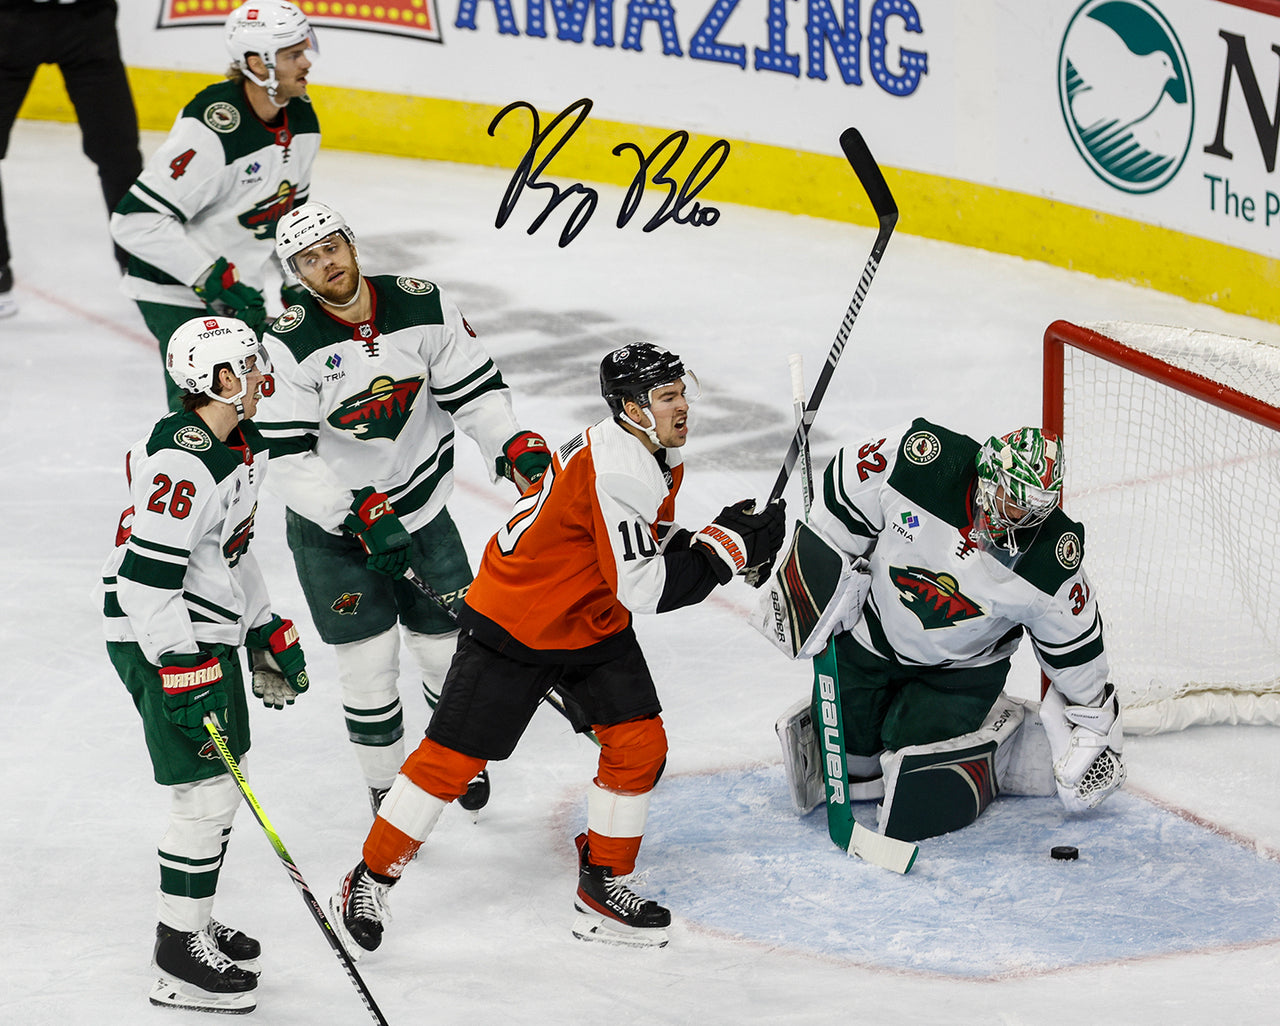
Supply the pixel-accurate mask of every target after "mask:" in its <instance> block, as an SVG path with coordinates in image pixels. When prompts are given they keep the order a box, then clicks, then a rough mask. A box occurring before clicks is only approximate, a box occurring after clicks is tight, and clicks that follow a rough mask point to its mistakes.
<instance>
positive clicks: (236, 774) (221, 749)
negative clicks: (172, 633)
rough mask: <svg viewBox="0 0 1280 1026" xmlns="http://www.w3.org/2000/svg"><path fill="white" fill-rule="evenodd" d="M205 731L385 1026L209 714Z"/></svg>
mask: <svg viewBox="0 0 1280 1026" xmlns="http://www.w3.org/2000/svg"><path fill="white" fill-rule="evenodd" d="M204 729H205V730H207V731H208V732H209V736H210V737H211V738H213V744H214V746H215V747H216V748H217V749H218V756H219V758H221V759H222V764H223V765H224V766H226V767H227V772H228V773H230V774H231V779H233V780H234V781H235V782H236V787H238V788H239V789H240V794H241V795H243V796H244V800H245V801H246V802H248V804H249V808H250V809H252V810H253V818H254V819H256V820H257V821H258V825H259V826H260V827H262V832H263V833H264V834H266V835H267V840H268V841H270V842H271V847H272V848H274V849H275V851H276V855H277V856H279V858H280V862H281V864H282V865H283V866H284V868H285V870H286V871H287V872H288V874H289V879H291V880H292V881H293V884H294V886H295V887H297V888H298V893H299V894H301V895H302V900H303V901H304V902H305V903H306V906H307V908H308V910H310V912H311V917H312V918H313V919H314V920H315V921H316V924H317V925H318V926H319V927H320V930H321V931H322V932H323V933H324V938H325V940H327V941H328V942H329V947H331V948H333V952H334V954H335V955H337V956H338V961H339V962H341V963H342V968H343V969H345V970H346V971H347V976H348V977H349V978H350V980H351V982H352V984H353V985H354V986H355V988H356V990H357V991H358V992H359V994H360V1000H361V1001H363V1002H364V1006H365V1008H367V1009H368V1010H369V1014H370V1015H371V1016H373V1021H374V1022H376V1023H378V1024H379V1026H388V1023H387V1020H386V1017H385V1016H383V1014H382V1010H381V1009H380V1008H378V1003H377V1002H376V1001H374V1000H373V995H372V994H370V993H369V988H368V987H366V986H365V983H364V980H363V979H361V978H360V974H359V973H358V972H357V971H356V967H355V963H354V962H352V961H351V956H350V955H348V954H347V952H346V950H345V949H344V948H343V946H342V942H341V941H339V940H338V937H337V935H336V934H335V933H334V932H333V925H332V924H331V923H330V922H329V920H328V918H327V917H326V916H325V914H324V910H323V909H321V908H320V903H319V902H318V901H316V897H315V895H314V894H312V893H311V888H309V887H308V886H307V881H306V880H304V879H303V878H302V873H301V871H300V870H299V869H298V867H297V865H295V864H294V861H293V859H292V857H290V855H289V852H288V851H287V850H286V849H285V846H284V842H283V841H281V840H280V835H279V834H277V833H276V831H275V828H274V827H273V826H272V825H271V821H270V820H268V819H267V814H266V813H265V812H263V811H262V806H261V805H259V804H258V799H257V796H255V795H254V793H253V790H252V789H251V788H250V787H249V782H248V781H247V780H245V778H244V774H243V773H241V772H240V767H239V765H237V763H236V760H235V756H233V755H232V754H231V749H230V748H228V747H227V739H226V738H224V737H223V736H222V731H220V730H219V729H218V725H217V721H216V720H215V719H214V718H213V715H212V714H210V715H208V716H206V717H205V718H204Z"/></svg>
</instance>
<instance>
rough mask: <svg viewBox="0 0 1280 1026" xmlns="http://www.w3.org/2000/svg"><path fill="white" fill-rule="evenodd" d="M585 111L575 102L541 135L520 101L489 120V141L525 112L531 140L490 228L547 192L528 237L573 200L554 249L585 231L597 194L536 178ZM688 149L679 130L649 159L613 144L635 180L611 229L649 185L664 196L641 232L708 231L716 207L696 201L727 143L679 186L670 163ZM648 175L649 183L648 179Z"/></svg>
mask: <svg viewBox="0 0 1280 1026" xmlns="http://www.w3.org/2000/svg"><path fill="white" fill-rule="evenodd" d="M591 106H592V104H591V101H590V100H589V99H586V98H585V97H584V98H583V99H581V100H575V101H574V102H573V103H571V104H569V106H567V107H566V108H565V109H564V110H562V111H561V112H560V113H559V114H557V115H556V116H555V117H554V118H553V119H552V120H551V122H550V123H549V124H548V125H547V127H546V128H545V129H544V128H542V122H541V118H540V117H539V115H538V111H537V109H536V108H534V106H533V105H532V104H531V103H529V102H528V101H526V100H516V101H514V102H512V103H509V104H507V105H506V106H505V107H503V108H502V110H500V111H498V113H497V114H496V115H494V118H493V120H492V121H490V122H489V135H491V136H492V135H493V134H494V131H495V130H496V129H497V127H498V125H499V124H500V123H501V122H502V120H503V118H505V117H506V116H507V115H508V114H510V113H511V112H512V111H516V110H525V111H528V113H529V118H530V120H531V122H532V138H531V140H530V144H529V148H528V149H527V150H526V151H525V153H524V156H523V157H521V158H520V163H519V164H517V165H516V169H515V173H514V174H513V175H512V176H511V180H510V181H509V182H508V183H507V191H506V192H505V193H504V194H503V196H502V202H501V203H499V204H498V216H497V217H496V218H495V219H494V226H495V227H497V228H501V227H502V226H503V225H505V224H506V223H507V221H508V220H509V219H510V217H511V214H512V213H513V212H514V210H515V208H516V204H517V203H518V202H519V200H520V196H521V195H522V194H523V192H524V190H525V189H546V190H549V191H550V196H549V198H548V200H547V203H546V206H544V207H543V208H542V210H541V212H539V214H538V216H537V217H535V218H534V219H533V222H532V223H531V224H530V225H529V228H528V234H530V235H532V234H533V233H534V232H536V231H537V230H538V229H539V228H541V227H542V226H543V225H544V224H545V223H546V221H547V218H548V217H550V216H551V215H552V213H554V212H555V210H556V209H557V208H558V207H559V206H560V204H562V203H565V202H566V201H569V200H570V199H574V198H575V197H576V201H575V202H574V203H573V205H572V209H570V211H569V214H568V217H567V218H566V220H565V223H564V225H563V227H561V229H560V240H559V245H560V246H561V248H563V247H565V246H567V245H569V243H571V242H572V241H573V240H574V239H576V238H577V237H578V234H579V233H580V232H581V231H582V229H583V228H585V227H586V226H587V222H588V221H590V220H591V215H592V214H594V213H595V210H596V206H597V205H598V203H599V201H600V195H599V193H598V192H597V191H596V190H595V189H592V188H591V187H590V186H586V185H583V184H582V183H581V182H574V183H573V184H572V185H569V186H567V187H564V188H561V187H560V186H558V185H556V184H555V183H553V182H544V181H542V180H541V179H540V178H539V175H541V174H542V173H543V172H544V171H545V170H546V168H547V165H548V164H550V163H551V161H552V159H554V157H555V156H556V154H557V153H559V152H560V150H561V149H562V148H563V147H564V145H565V144H566V143H567V142H568V141H569V140H570V139H571V138H573V134H574V132H576V131H577V130H578V129H579V128H580V127H581V126H582V123H583V122H584V121H585V120H586V119H587V115H588V114H589V113H590V112H591ZM562 125H566V126H567V127H565V129H564V131H563V134H561V135H560V136H559V137H557V138H555V139H554V141H553V142H550V143H549V144H548V140H550V139H551V138H552V136H553V135H554V133H555V132H556V130H557V129H559V128H561V126H562ZM688 144H689V133H688V132H685V131H683V130H680V131H676V132H672V133H671V134H670V135H668V136H667V137H666V138H665V139H663V140H662V142H660V143H659V144H658V145H657V146H655V147H654V148H653V151H652V152H650V153H645V152H644V150H643V149H641V148H640V147H639V146H637V145H636V144H635V143H630V142H625V143H619V144H618V145H617V146H615V147H614V148H613V151H612V152H613V155H614V156H616V157H620V156H622V155H623V154H624V153H626V152H627V151H629V150H630V151H634V153H635V156H636V159H637V161H638V163H639V167H638V168H637V169H636V173H635V176H634V177H633V178H632V179H631V184H630V185H629V186H628V187H627V192H626V195H625V196H624V197H623V200H622V206H621V208H620V209H619V211H618V217H617V225H618V227H619V228H624V227H626V226H627V225H628V224H629V223H630V222H631V219H632V218H633V217H634V216H635V214H636V211H637V210H638V209H639V208H640V202H641V200H643V199H644V194H645V189H646V187H647V186H648V185H649V184H650V182H651V181H652V184H653V185H655V186H659V187H665V188H666V194H665V195H664V196H663V197H662V201H661V203H660V205H659V207H658V209H657V211H656V212H655V213H654V214H653V215H652V216H651V217H650V218H649V219H648V220H647V221H645V223H644V228H643V230H644V231H646V232H651V231H654V230H655V229H657V228H660V227H662V225H664V224H666V223H667V222H668V221H673V222H675V223H676V224H687V225H692V226H693V227H695V228H701V227H709V226H710V225H713V224H715V223H716V222H717V221H718V220H720V211H719V210H718V209H717V208H716V207H713V206H710V205H708V204H704V203H701V202H699V201H698V200H697V199H696V197H697V196H698V194H699V193H701V192H702V190H703V189H704V188H706V186H707V184H708V183H709V182H710V181H711V179H713V178H714V177H715V176H716V173H717V172H718V171H719V170H720V168H722V167H723V166H724V162H725V161H726V160H728V159H729V143H728V142H727V141H726V140H724V139H717V140H716V141H715V142H714V143H712V144H711V145H710V146H709V147H707V150H706V152H705V153H703V154H702V156H701V157H700V158H699V160H698V162H697V164H695V165H694V168H693V171H692V172H691V173H690V174H689V175H688V176H687V177H686V178H685V180H684V181H683V182H678V181H677V180H676V179H675V178H673V177H672V176H671V169H672V167H673V166H674V165H675V163H676V161H678V160H679V159H680V158H681V156H683V154H684V151H685V148H686V147H687V146H688ZM668 149H670V152H669V153H668V155H667V156H666V159H665V160H664V161H661V162H660V161H659V157H660V156H661V155H662V154H663V152H664V151H667V150H668ZM651 175H652V179H651V178H650V176H651Z"/></svg>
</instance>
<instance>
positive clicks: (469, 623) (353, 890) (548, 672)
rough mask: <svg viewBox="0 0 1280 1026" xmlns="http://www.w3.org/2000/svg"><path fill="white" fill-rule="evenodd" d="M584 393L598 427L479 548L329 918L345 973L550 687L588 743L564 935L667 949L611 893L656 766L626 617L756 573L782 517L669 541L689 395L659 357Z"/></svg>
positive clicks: (642, 358) (653, 729)
mask: <svg viewBox="0 0 1280 1026" xmlns="http://www.w3.org/2000/svg"><path fill="white" fill-rule="evenodd" d="M600 388H601V394H602V395H603V396H604V399H605V401H606V402H607V403H608V405H609V409H610V411H611V416H610V417H608V418H606V419H605V420H602V421H601V422H600V423H598V424H595V425H593V426H592V427H589V428H587V429H586V430H584V431H583V432H582V433H581V434H579V435H577V436H576V437H574V438H572V439H570V440H569V441H568V442H566V443H565V444H564V445H562V446H561V447H560V448H559V450H558V451H557V452H556V453H555V455H554V457H553V459H552V463H551V466H550V467H549V468H548V470H547V471H546V473H545V474H544V475H543V477H542V479H541V480H540V481H538V482H537V483H536V484H535V485H533V486H531V487H530V488H529V490H527V491H526V492H525V494H524V495H523V496H522V497H521V498H520V500H519V502H518V503H517V504H516V506H515V509H514V510H513V513H512V516H511V518H510V520H508V521H507V523H506V524H505V525H504V526H503V527H502V529H501V530H499V531H498V533H497V534H495V535H494V536H493V537H492V538H491V539H490V540H489V543H488V545H487V547H486V548H485V552H484V557H483V560H482V562H481V565H480V570H479V573H478V574H477V575H476V579H475V582H474V583H473V584H472V585H471V588H470V590H469V591H468V592H467V595H466V598H465V600H464V603H465V604H464V605H463V606H462V607H461V608H460V609H459V621H460V624H461V626H462V633H461V635H460V637H459V641H458V649H457V652H456V654H455V655H454V657H453V662H452V664H451V666H450V668H449V672H448V675H447V676H446V678H445V682H444V688H443V693H442V694H441V698H440V703H439V705H438V706H437V707H436V710H435V714H434V715H433V716H432V719H431V723H430V724H429V725H428V727H427V731H426V737H425V738H424V740H423V741H422V743H421V744H420V745H419V746H418V748H417V750H416V751H415V752H413V754H411V755H410V756H409V757H408V759H406V760H405V763H404V765H403V766H402V767H401V768H400V773H399V775H398V776H397V777H396V781H395V783H394V784H393V785H392V787H391V791H390V792H389V793H388V794H387V796H386V798H385V799H384V800H383V803H382V806H381V808H380V809H379V812H378V816H377V818H376V819H375V820H374V824H373V827H372V829H371V830H370V831H369V835H368V837H367V838H366V839H365V843H364V850H363V859H362V861H361V862H360V863H359V864H358V865H357V866H356V867H355V868H354V869H352V870H351V872H349V873H348V874H347V875H346V877H345V878H344V880H343V882H342V886H341V889H340V890H339V892H338V894H336V895H335V896H334V897H333V899H332V900H331V902H330V908H331V910H332V912H333V922H334V925H335V927H337V928H338V932H339V934H340V935H341V936H342V938H343V940H344V942H345V945H346V947H347V950H348V951H349V952H350V953H351V954H352V955H353V956H357V955H359V954H361V953H362V951H372V950H374V949H375V948H377V947H378V945H379V944H380V943H381V941H382V933H383V926H384V923H385V921H386V919H387V918H388V916H387V905H386V902H387V892H388V890H389V888H390V887H391V886H392V885H393V884H394V883H395V882H396V880H397V879H399V877H400V875H401V873H402V872H403V871H404V868H405V866H407V865H408V863H409V862H410V860H411V859H412V858H413V856H414V855H415V853H416V852H417V850H418V848H419V847H420V846H421V844H422V842H423V841H425V840H426V838H427V836H428V835H429V834H430V833H431V830H432V828H433V827H434V826H435V824H436V821H437V820H438V818H439V816H440V814H441V812H442V811H443V810H444V808H445V806H446V805H448V804H449V803H450V802H451V801H453V800H454V799H456V798H458V797H459V796H460V795H462V794H463V793H464V791H465V790H466V786H467V782H468V781H469V780H471V779H472V778H473V777H474V776H475V775H476V773H477V772H478V771H479V770H481V769H483V768H484V766H485V765H486V764H487V762H488V761H489V760H492V759H505V758H507V757H508V756H510V755H511V753H512V751H514V749H515V746H516V744H517V742H518V741H519V740H520V736H521V735H522V734H523V732H524V730H525V728H526V727H527V726H528V723H529V720H530V718H531V717H532V716H533V713H534V710H535V709H536V708H537V706H538V703H539V701H540V700H541V699H542V698H543V696H544V695H546V694H547V692H548V690H549V689H551V688H553V687H554V688H555V689H556V690H557V691H558V692H560V693H561V694H562V695H565V696H566V697H567V698H568V699H569V700H570V701H572V702H574V703H575V704H576V705H578V706H580V707H581V709H582V711H583V713H584V714H585V716H586V719H587V722H589V723H590V724H591V726H592V728H593V729H594V731H595V735H596V737H597V739H598V740H599V742H600V761H599V766H598V769H597V773H596V777H595V780H594V781H593V782H592V785H591V787H590V788H589V789H588V794H587V830H586V832H585V833H583V834H580V835H579V836H578V838H577V842H576V843H577V848H578V860H579V874H578V891H577V896H576V900H575V907H576V909H577V912H578V915H577V919H576V922H575V924H574V927H573V932H574V935H575V936H577V937H580V938H582V939H583V940H605V941H612V942H614V943H621V944H633V945H657V946H661V945H663V944H666V942H667V931H666V927H667V926H668V925H670V922H671V913H670V912H669V911H668V910H667V909H665V908H663V907H661V906H660V905H658V904H657V903H656V902H654V901H647V900H645V899H643V898H641V897H639V896H638V895H636V894H635V893H634V892H633V891H632V890H631V889H630V888H629V887H628V886H627V884H626V882H625V881H624V880H623V879H621V878H622V877H625V876H627V875H628V874H630V873H631V872H632V870H633V869H634V868H635V862H636V856H637V854H638V852H639V850H640V842H641V840H642V838H643V835H644V827H645V820H646V818H647V815H648V810H649V796H650V792H651V791H652V790H653V787H654V785H655V784H656V783H657V781H658V777H659V776H660V775H661V773H662V768H663V765H664V764H665V762H666V754H667V739H666V734H665V732H664V731H663V727H662V718H661V716H660V715H659V714H660V712H661V705H660V704H659V701H658V696H657V691H656V688H655V685H654V682H653V678H652V677H651V675H650V673H649V669H648V667H647V665H646V664H645V660H644V654H643V653H642V652H641V651H640V646H639V643H638V642H637V640H636V636H635V633H634V631H633V630H632V628H631V616H632V614H633V613H663V612H667V611H669V610H672V609H679V608H681V607H682V606H688V605H692V604H694V603H696V602H701V601H702V600H703V599H704V598H706V597H707V596H708V595H709V594H710V593H711V592H712V590H713V589H714V588H715V587H716V585H717V584H727V583H728V582H729V581H730V580H731V579H732V578H733V576H734V575H735V574H742V573H744V572H745V571H746V570H747V569H748V568H749V567H757V566H767V565H769V564H771V563H772V562H773V559H774V557H775V555H776V554H777V551H778V548H779V546H780V545H781V544H782V539H783V534H784V525H785V518H786V512H785V508H784V506H783V503H782V502H781V500H779V501H777V502H775V503H771V504H770V505H768V506H767V507H765V509H763V510H762V511H760V512H755V511H754V500H743V501H742V502H738V503H735V504H734V505H732V506H727V507H725V509H724V510H723V511H722V512H721V513H720V515H719V516H717V517H716V518H715V520H713V521H712V522H711V523H710V524H708V525H707V526H706V527H704V528H703V529H702V530H701V531H698V532H696V533H694V532H691V531H687V530H684V529H683V528H679V527H677V526H676V524H675V519H674V516H675V498H676V493H677V492H678V491H679V489H680V485H681V482H682V481H683V478H684V465H683V461H682V459H681V453H680V450H681V448H682V447H683V446H684V444H685V442H686V440H687V439H688V433H689V417H688V415H689V403H690V401H692V400H693V399H695V398H696V395H697V380H696V378H694V377H693V375H692V374H690V373H687V372H686V370H685V367H684V364H683V363H682V362H681V360H680V358H679V357H678V356H676V355H675V354H674V353H670V352H667V351H666V350H664V349H661V348H660V347H658V346H655V345H652V344H650V343H647V342H640V343H636V344H634V345H630V346H626V347H624V348H622V349H618V350H615V351H614V352H612V353H610V354H609V355H608V356H606V357H605V358H604V360H603V362H602V363H601V365H600ZM761 576H762V577H767V576H768V575H767V574H763V575H761Z"/></svg>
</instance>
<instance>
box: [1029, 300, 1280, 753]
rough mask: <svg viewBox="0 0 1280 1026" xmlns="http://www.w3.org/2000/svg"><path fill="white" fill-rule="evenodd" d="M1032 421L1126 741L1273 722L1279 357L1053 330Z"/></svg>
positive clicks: (1094, 327)
mask: <svg viewBox="0 0 1280 1026" xmlns="http://www.w3.org/2000/svg"><path fill="white" fill-rule="evenodd" d="M1044 422H1045V427H1046V428H1049V429H1051V430H1055V431H1058V432H1059V433H1060V434H1061V437H1062V439H1063V443H1064V466H1065V476H1064V480H1063V505H1064V508H1065V509H1066V511H1067V513H1069V514H1070V515H1071V516H1072V518H1074V519H1076V520H1079V521H1080V522H1081V523H1082V524H1083V525H1084V530H1085V568H1086V572H1087V573H1088V575H1089V579H1090V581H1091V582H1092V584H1093V586H1094V588H1095V589H1096V591H1097V596H1098V604H1099V608H1100V609H1101V611H1102V618H1103V623H1104V629H1105V638H1106V644H1107V657H1108V661H1109V662H1110V664H1111V679H1112V681H1113V682H1114V683H1115V685H1116V688H1117V689H1118V691H1119V692H1120V695H1121V701H1122V702H1123V703H1124V706H1125V729H1126V731H1127V732H1129V733H1138V734H1154V733H1160V732H1162V731H1169V730H1180V729H1182V728H1184V727H1188V726H1191V725H1193V724H1197V723H1280V544H1277V538H1276V534H1277V531H1278V530H1280V347H1277V346H1274V345H1270V344H1268V343H1263V342H1253V341H1249V340H1248V339H1242V338H1232V337H1230V336H1226V335H1218V334H1214V333H1212V332H1205V331H1194V330H1191V329H1188V328H1177V327H1165V326H1158V325H1148V324H1128V323H1123V322H1105V323H1097V324H1088V325H1084V326H1080V325H1075V324H1071V323H1068V322H1066V321H1055V322H1054V323H1053V324H1051V325H1050V326H1049V328H1048V329H1047V331H1046V332H1045V339H1044Z"/></svg>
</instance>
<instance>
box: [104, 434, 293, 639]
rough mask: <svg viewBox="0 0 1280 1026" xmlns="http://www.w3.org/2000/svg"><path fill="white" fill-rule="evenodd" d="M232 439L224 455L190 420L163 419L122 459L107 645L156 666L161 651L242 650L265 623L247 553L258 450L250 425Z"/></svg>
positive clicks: (258, 477)
mask: <svg viewBox="0 0 1280 1026" xmlns="http://www.w3.org/2000/svg"><path fill="white" fill-rule="evenodd" d="M239 431H240V438H241V440H242V441H243V446H242V447H241V446H239V445H237V446H236V447H233V446H231V445H228V444H226V443H223V442H221V441H219V440H218V438H217V437H216V436H215V435H214V434H213V433H212V432H211V431H210V430H209V428H208V427H207V426H206V425H205V423H204V421H203V420H201V418H200V417H199V416H197V415H196V414H194V413H171V414H169V415H168V416H167V417H165V418H164V419H163V420H161V421H159V422H158V423H157V424H156V426H155V427H154V428H153V429H152V431H151V435H150V436H149V437H147V438H145V439H142V440H141V441H139V442H138V443H137V444H136V445H135V446H134V447H133V448H132V449H131V450H130V451H129V455H128V457H127V458H126V462H125V470H126V474H127V476H128V479H129V494H130V497H131V499H132V501H133V506H132V507H131V508H130V509H128V510H126V511H125V514H124V516H123V517H122V518H121V521H120V523H121V527H120V530H119V532H118V533H117V535H116V547H115V548H114V549H113V550H112V552H111V555H110V557H108V559H107V562H106V565H105V566H104V567H103V571H102V580H103V586H104V588H105V595H104V601H103V615H104V618H105V630H106V638H107V640H108V641H136V642H137V643H138V645H139V646H141V648H142V651H143V653H144V654H145V655H146V657H147V659H149V660H150V661H151V662H153V663H156V664H159V662H160V657H161V656H162V655H163V654H165V653H167V652H182V653H190V652H196V651H198V650H199V649H200V648H202V647H203V646H205V645H208V644H225V645H242V644H244V640H245V635H246V634H247V632H248V630H249V629H250V628H251V627H259V626H261V625H262V624H264V623H266V622H267V620H269V619H270V618H271V604H270V600H269V598H268V595H267V588H266V584H265V582H264V581H263V578H262V573H261V571H260V570H259V569H258V563H257V560H256V559H255V558H254V556H253V554H252V553H251V552H250V551H249V541H250V539H251V538H252V537H253V518H254V514H255V513H256V512H257V508H258V493H259V490H260V489H261V487H262V481H263V478H264V477H265V476H266V471H267V462H268V460H267V455H268V454H267V445H266V442H265V441H263V438H262V436H261V435H260V434H259V433H258V431H257V429H256V428H255V427H254V426H253V424H252V423H251V422H249V421H245V422H242V423H241V425H240V428H239ZM231 440H232V441H233V442H234V441H235V440H236V434H235V433H234V432H233V433H232V435H231Z"/></svg>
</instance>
